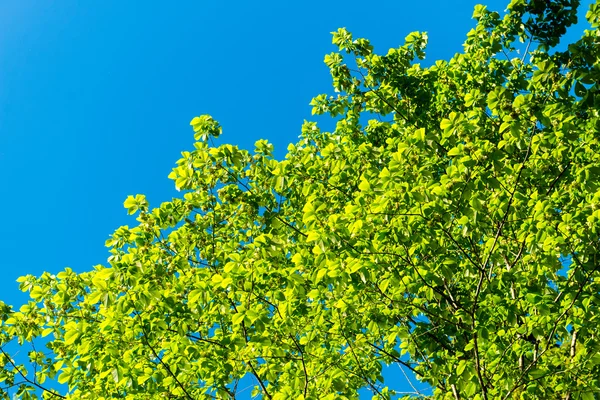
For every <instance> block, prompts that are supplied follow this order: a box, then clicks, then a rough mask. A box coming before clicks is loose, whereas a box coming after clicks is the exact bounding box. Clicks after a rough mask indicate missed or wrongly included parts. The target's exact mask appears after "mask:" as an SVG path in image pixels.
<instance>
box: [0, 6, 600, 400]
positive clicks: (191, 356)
mask: <svg viewBox="0 0 600 400" xmlns="http://www.w3.org/2000/svg"><path fill="white" fill-rule="evenodd" d="M578 3H579V2H578V1H577V0H572V1H569V0H551V1H538V0H530V1H525V0H513V1H512V2H511V3H510V4H509V6H508V10H507V13H506V15H504V16H501V15H500V14H499V13H496V12H491V11H489V10H487V9H486V7H484V6H477V7H476V8H475V12H474V14H473V16H474V18H475V19H476V20H477V26H476V27H475V28H474V29H472V30H471V31H470V32H469V33H468V35H467V40H466V42H465V44H464V53H462V54H457V55H456V56H455V57H453V58H452V59H451V60H450V61H437V62H436V63H435V64H434V65H432V66H431V67H428V68H425V67H423V66H421V65H420V64H419V63H417V62H415V60H419V59H422V58H424V56H425V53H424V51H425V45H426V43H427V35H426V34H424V33H418V32H414V33H411V34H409V35H408V36H407V37H406V41H405V44H404V45H402V46H401V47H399V48H397V49H391V50H389V51H388V53H387V54H385V55H378V54H375V53H374V52H373V47H372V46H371V45H370V44H369V42H368V41H367V40H365V39H356V40H355V39H353V37H352V35H351V34H350V33H349V32H347V31H346V30H344V29H340V30H338V31H337V32H335V33H333V43H334V44H335V45H337V46H338V48H339V49H338V51H337V52H334V53H332V54H329V55H327V56H326V57H325V62H326V64H327V65H328V66H329V68H330V71H331V75H332V77H333V86H334V90H335V91H336V92H337V96H335V97H332V96H328V95H320V96H317V97H315V98H314V99H313V101H312V102H311V105H312V106H313V113H315V114H330V115H331V116H332V117H337V126H336V128H335V131H334V132H331V133H330V132H322V131H321V130H320V129H319V128H318V127H317V125H316V124H315V123H313V122H305V124H304V125H303V127H302V136H301V138H300V140H299V142H298V143H296V144H290V145H289V147H288V154H287V156H286V158H285V159H284V160H276V159H274V158H273V155H272V151H273V146H272V145H271V144H269V143H268V142H266V141H264V140H261V141H258V142H257V143H256V147H255V149H254V151H253V152H249V151H246V150H241V149H239V148H237V147H235V146H231V145H227V144H226V145H222V146H219V147H213V146H211V145H209V142H210V140H209V139H210V138H211V137H217V136H218V135H219V134H220V133H221V127H220V126H219V125H218V123H217V122H215V121H214V120H213V119H212V118H211V117H208V116H201V117H197V118H194V119H193V120H192V122H191V125H192V126H193V129H194V132H195V135H194V137H195V139H196V143H194V149H193V150H192V151H189V152H183V153H182V158H181V159H180V160H179V161H178V163H177V167H176V168H175V169H174V170H173V172H172V173H171V175H170V176H169V177H170V178H171V179H173V180H174V181H175V185H176V187H177V189H178V190H181V191H182V197H181V198H176V199H173V200H172V201H170V202H166V203H163V204H161V205H160V206H159V207H156V208H149V206H148V204H147V201H146V199H145V197H144V196H141V195H137V196H135V197H133V196H130V197H128V198H127V200H126V201H125V207H126V208H127V210H128V212H129V213H130V214H132V213H138V216H137V226H135V227H133V228H129V227H128V226H123V227H121V228H119V229H118V230H117V231H116V232H115V233H114V234H113V235H112V237H111V238H110V239H109V240H108V241H107V246H109V247H110V253H111V256H110V258H109V260H108V261H109V264H110V265H109V267H107V268H105V267H102V266H97V267H95V268H94V270H93V271H90V272H86V273H81V274H76V273H74V272H73V271H71V270H69V269H67V270H65V271H63V272H61V273H59V274H58V275H56V276H55V275H51V274H49V273H45V274H44V275H42V276H41V277H37V278H36V277H33V276H26V277H23V278H21V279H20V280H19V282H20V285H21V289H22V290H24V291H28V292H29V294H30V296H31V301H30V302H29V303H28V304H25V305H23V306H21V308H20V309H19V311H14V310H12V309H11V308H10V307H8V306H5V305H2V309H1V310H0V314H1V317H2V321H3V322H2V336H1V337H0V338H1V340H2V344H3V347H2V349H3V350H2V354H1V355H0V365H1V366H2V367H3V369H2V370H1V371H0V381H3V382H4V384H5V387H7V388H10V387H11V386H12V385H16V386H15V387H14V388H11V389H5V390H4V398H9V394H8V393H9V392H11V393H12V392H16V391H17V390H18V393H17V395H16V397H18V398H23V399H28V398H36V396H37V395H36V393H39V390H38V391H37V392H36V390H35V389H40V388H41V387H44V385H46V384H47V383H48V380H50V379H55V380H57V381H58V382H59V383H63V384H65V385H68V390H66V391H65V393H63V394H61V395H58V394H57V395H54V394H53V393H54V392H53V391H52V390H51V389H48V387H47V386H46V391H45V392H44V398H48V399H49V398H56V397H62V396H65V397H66V398H69V399H108V398H131V399H156V398H160V397H164V398H181V399H204V398H219V399H229V398H234V397H235V395H236V391H237V389H238V387H237V382H239V380H240V379H241V378H242V377H244V376H246V375H251V376H253V377H254V379H255V382H257V386H256V387H255V388H254V392H253V393H254V394H255V395H258V396H260V397H262V398H268V399H356V398H357V397H358V395H357V390H358V389H359V388H363V387H367V388H369V389H370V390H371V391H372V392H373V395H374V396H375V398H384V399H388V398H396V397H397V396H398V395H397V394H396V393H395V392H394V387H389V388H388V387H386V386H385V384H384V382H383V378H382V368H383V365H384V364H399V365H401V366H402V367H403V368H407V369H410V370H412V371H413V373H414V374H416V376H417V377H419V379H421V380H422V381H424V382H427V383H428V384H430V385H431V386H432V388H433V390H434V391H433V397H435V398H440V399H496V398H504V399H513V398H514V399H541V398H543V399H555V398H569V399H576V398H581V399H593V398H598V397H599V394H598V393H599V392H598V389H597V388H598V387H600V340H599V337H598V330H597V326H598V325H599V324H600V319H599V314H598V308H599V306H600V296H599V295H598V293H600V286H599V283H598V282H599V279H600V272H599V271H598V269H599V268H600V263H599V261H598V260H597V257H598V254H599V245H600V244H599V232H600V183H599V182H600V181H599V179H598V176H599V174H600V155H599V154H600V148H599V140H600V136H599V134H598V132H599V131H600V118H599V116H598V109H599V108H600V95H599V86H598V83H597V82H600V67H599V65H600V64H599V63H598V56H599V52H600V43H599V37H600V34H599V31H598V25H599V21H600V3H598V2H596V4H594V5H592V7H591V8H590V10H589V12H588V13H587V16H586V18H587V20H588V22H589V23H590V25H591V29H590V30H587V31H586V32H585V34H584V35H583V37H582V38H581V39H580V40H578V41H576V42H574V43H571V44H569V45H568V46H567V47H566V50H564V51H557V50H555V46H556V45H557V44H558V43H559V40H560V37H561V35H563V34H564V33H565V31H566V28H567V27H568V26H570V25H571V24H573V23H575V22H576V9H577V6H578ZM346 59H349V61H348V62H349V64H347V61H346ZM369 118H371V119H369ZM565 264H568V265H569V266H568V268H566V267H565ZM40 337H42V338H44V339H42V340H43V341H45V343H46V347H47V349H46V350H44V351H43V352H41V351H32V352H31V353H29V364H30V365H29V366H28V367H27V370H25V366H24V365H16V364H15V361H14V360H13V358H11V356H10V355H9V354H8V353H7V351H6V350H5V348H6V346H7V344H8V343H9V342H11V341H17V342H18V343H20V344H24V345H27V343H32V342H33V341H34V339H36V338H40Z"/></svg>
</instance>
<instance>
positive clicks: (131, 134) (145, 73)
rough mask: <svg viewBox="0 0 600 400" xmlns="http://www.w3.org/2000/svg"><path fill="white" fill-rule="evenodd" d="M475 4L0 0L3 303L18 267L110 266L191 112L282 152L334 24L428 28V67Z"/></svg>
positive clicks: (386, 34)
mask: <svg viewBox="0 0 600 400" xmlns="http://www.w3.org/2000/svg"><path fill="white" fill-rule="evenodd" d="M477 3H479V2H478V1H470V0H461V1H457V2H451V1H441V0H433V1H412V2H408V1H407V2H404V1H397V0H396V1H378V2H372V3H365V2H362V1H361V2H359V1H355V0H347V1H344V2H329V1H313V0H305V1H301V2H274V1H264V2H241V1H237V2H225V1H224V2H216V1H213V2H204V1H179V2H177V3H171V4H176V5H168V3H167V2H158V1H146V2H133V1H131V2H125V1H115V0H105V1H102V2H100V1H97V2H92V1H85V2H84V1H75V0H61V1H44V2H39V1H32V0H4V1H2V2H1V3H0V60H2V61H1V62H0V188H2V192H1V193H2V195H1V196H0V208H1V209H2V211H3V219H4V220H3V229H2V230H1V231H0V252H1V254H2V255H3V257H2V261H1V262H0V268H1V270H2V273H3V279H2V280H0V293H2V295H1V296H0V299H2V300H3V301H5V302H7V303H9V304H15V305H18V304H20V303H21V302H22V301H23V300H25V296H24V295H23V294H21V293H20V292H19V291H18V285H17V283H16V282H15V280H16V279H17V277H19V276H21V275H24V274H35V275H39V274H41V273H42V272H43V271H50V272H53V273H56V272H59V271H60V270H62V269H64V267H67V266H69V267H71V268H73V269H74V270H76V271H85V270H89V269H90V268H91V267H92V266H94V265H96V264H105V261H106V258H107V256H108V253H107V249H106V248H105V247H104V241H105V240H106V239H107V238H108V235H109V234H110V233H112V232H113V231H114V230H115V229H116V228H118V227H119V226H121V225H124V224H129V225H135V220H134V219H133V218H132V217H128V216H127V215H126V210H125V209H124V208H123V206H122V204H123V201H124V200H125V198H126V196H127V195H129V194H136V193H143V194H146V195H147V197H148V199H149V201H150V202H151V205H152V204H154V205H158V204H159V203H160V202H162V201H166V200H169V199H170V198H171V197H173V196H177V192H176V191H175V190H174V187H173V183H172V181H170V180H169V179H167V175H168V174H169V172H170V171H171V168H172V167H173V166H174V163H175V161H176V160H177V159H178V158H179V156H180V152H181V151H184V150H188V149H190V148H192V143H193V134H192V130H191V128H190V127H189V121H190V120H191V119H192V118H193V117H194V116H197V115H200V114H211V115H212V116H213V117H214V118H216V119H217V120H219V121H220V122H221V124H222V125H223V128H224V133H223V136H222V140H221V142H228V143H232V144H237V145H239V146H240V147H243V148H247V149H252V147H253V143H254V142H255V141H256V140H258V139H268V140H269V141H271V142H273V143H274V144H275V147H276V154H277V155H278V156H279V157H283V155H284V154H285V149H286V147H287V144H288V143H290V142H294V141H296V139H297V137H298V135H299V133H300V126H301V124H302V121H303V120H304V119H308V120H311V115H310V109H311V108H310V106H309V105H308V103H309V102H310V100H311V98H312V97H314V96H316V95H317V94H320V93H331V92H332V90H331V83H330V82H331V80H330V77H329V74H328V70H327V67H326V66H325V65H324V64H323V57H324V55H325V54H327V53H329V52H331V51H334V50H335V48H334V46H333V45H332V44H331V35H330V32H331V31H334V30H337V28H339V27H346V28H348V29H349V30H350V31H351V32H353V34H354V36H355V37H366V38H368V39H370V40H371V41H372V44H373V45H374V46H375V49H376V51H379V52H382V53H385V52H386V51H387V49H388V48H390V47H397V46H398V45H400V44H402V42H403V39H404V37H405V36H406V35H407V34H408V33H410V32H412V31H415V30H421V31H427V32H428V34H429V39H430V44H429V47H428V50H427V60H426V62H425V63H426V64H431V63H432V62H433V61H434V60H436V59H449V58H450V57H451V56H452V55H453V54H454V53H456V52H459V51H461V48H462V47H461V45H462V42H463V41H464V38H465V35H466V33H467V32H468V31H469V29H470V28H471V27H473V26H474V21H473V20H472V19H471V14H472V10H473V6H474V5H475V4H477ZM589 3H590V1H589V0H588V1H584V4H585V6H584V7H582V10H583V9H586V8H587V4H589ZM486 4H487V5H488V7H489V8H490V9H494V10H497V11H502V10H503V9H504V8H505V6H506V4H508V0H505V1H499V0H492V1H487V2H486ZM584 14H585V11H584V12H583V14H581V15H584ZM582 29H583V28H581V27H579V29H575V30H574V31H577V32H573V36H578V33H580V32H581V30H582ZM573 36H571V37H573ZM394 376H395V377H396V378H398V379H404V378H403V377H402V378H401V376H400V375H399V374H398V375H397V376H396V375H394ZM394 379H395V378H394ZM388 383H391V382H388Z"/></svg>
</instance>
